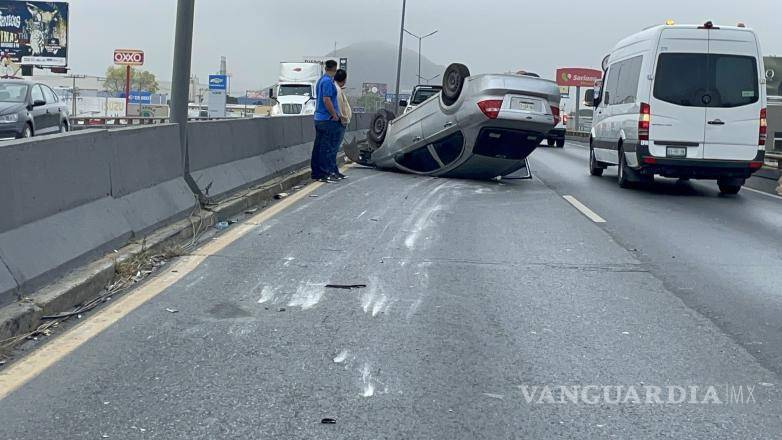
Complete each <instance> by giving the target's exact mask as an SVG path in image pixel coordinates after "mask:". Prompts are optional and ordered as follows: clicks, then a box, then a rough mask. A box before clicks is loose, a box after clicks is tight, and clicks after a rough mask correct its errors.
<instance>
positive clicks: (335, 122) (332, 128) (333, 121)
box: [310, 60, 342, 183]
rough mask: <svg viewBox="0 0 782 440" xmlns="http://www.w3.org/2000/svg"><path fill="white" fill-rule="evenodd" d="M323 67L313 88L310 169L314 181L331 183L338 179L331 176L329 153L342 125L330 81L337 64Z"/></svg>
mask: <svg viewBox="0 0 782 440" xmlns="http://www.w3.org/2000/svg"><path fill="white" fill-rule="evenodd" d="M325 67H326V69H325V72H324V73H323V76H321V77H320V79H319V80H318V83H317V84H316V86H315V90H316V96H317V99H316V101H315V116H314V119H315V142H314V143H313V145H312V158H311V159H310V168H311V169H312V178H313V179H314V180H319V181H321V182H328V183H333V182H336V181H337V180H338V179H336V178H335V177H333V176H331V168H330V164H329V153H330V151H331V149H332V148H333V147H332V146H333V145H334V144H336V143H337V141H338V136H339V133H340V129H341V128H342V123H341V122H340V119H339V103H338V102H337V87H336V86H335V85H334V81H333V79H332V78H333V77H334V75H335V74H336V73H337V62H336V61H334V60H328V61H326V66H325Z"/></svg>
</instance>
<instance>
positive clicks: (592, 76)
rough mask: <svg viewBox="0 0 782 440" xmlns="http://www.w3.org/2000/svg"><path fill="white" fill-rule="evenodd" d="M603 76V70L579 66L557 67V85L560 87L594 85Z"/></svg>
mask: <svg viewBox="0 0 782 440" xmlns="http://www.w3.org/2000/svg"><path fill="white" fill-rule="evenodd" d="M601 78H603V72H601V71H599V70H596V69H584V68H581V67H563V68H561V69H557V85H558V86H562V87H594V86H595V82H596V81H599V80H600V79H601Z"/></svg>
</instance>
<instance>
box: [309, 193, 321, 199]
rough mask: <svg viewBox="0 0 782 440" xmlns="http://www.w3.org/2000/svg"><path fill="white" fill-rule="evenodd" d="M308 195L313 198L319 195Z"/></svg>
mask: <svg viewBox="0 0 782 440" xmlns="http://www.w3.org/2000/svg"><path fill="white" fill-rule="evenodd" d="M310 197H312V198H313V199H314V198H317V197H320V196H318V195H317V194H310Z"/></svg>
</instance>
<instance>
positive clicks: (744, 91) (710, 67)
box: [654, 53, 760, 107]
mask: <svg viewBox="0 0 782 440" xmlns="http://www.w3.org/2000/svg"><path fill="white" fill-rule="evenodd" d="M758 87H759V86H758V70H757V60H756V59H755V58H754V57H750V56H740V55H725V54H704V53H667V54H662V55H660V58H659V60H658V62H657V73H656V74H655V83H654V97H655V98H657V99H659V100H661V101H665V102H670V103H672V104H676V105H681V106H685V107H738V106H742V105H747V104H752V103H755V102H757V101H758V99H760V96H759V95H760V94H759V90H758Z"/></svg>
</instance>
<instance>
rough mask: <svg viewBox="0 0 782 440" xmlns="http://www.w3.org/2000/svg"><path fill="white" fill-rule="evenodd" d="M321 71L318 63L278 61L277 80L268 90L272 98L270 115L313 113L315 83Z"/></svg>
mask: <svg viewBox="0 0 782 440" xmlns="http://www.w3.org/2000/svg"><path fill="white" fill-rule="evenodd" d="M322 72H323V68H322V66H321V64H320V63H306V62H304V63H301V62H293V63H291V62H282V63H280V78H279V81H278V82H277V84H275V85H274V87H272V89H271V90H270V91H269V97H271V98H272V100H273V105H272V109H271V116H295V115H311V114H313V113H315V102H316V101H315V100H316V98H317V96H316V90H315V84H316V83H317V82H318V79H319V78H320V76H321V75H322Z"/></svg>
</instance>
